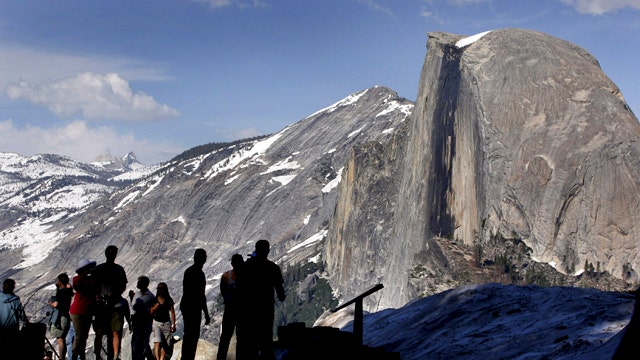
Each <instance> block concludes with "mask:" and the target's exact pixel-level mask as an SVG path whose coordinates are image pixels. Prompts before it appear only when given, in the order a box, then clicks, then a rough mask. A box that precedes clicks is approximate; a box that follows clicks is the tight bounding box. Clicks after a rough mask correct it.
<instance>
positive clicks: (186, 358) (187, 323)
mask: <svg viewBox="0 0 640 360" xmlns="http://www.w3.org/2000/svg"><path fill="white" fill-rule="evenodd" d="M182 316H183V319H184V338H183V340H182V359H183V360H193V359H194V358H195V356H196V349H197V348H198V339H199V338H200V322H201V321H202V312H200V311H199V312H197V313H196V312H193V313H191V312H186V313H183V314H182Z"/></svg>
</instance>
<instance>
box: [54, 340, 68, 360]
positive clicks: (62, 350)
mask: <svg viewBox="0 0 640 360" xmlns="http://www.w3.org/2000/svg"><path fill="white" fill-rule="evenodd" d="M56 342H57V343H58V356H59V357H60V359H64V358H65V357H66V356H67V344H66V343H65V341H64V338H63V337H61V338H56Z"/></svg>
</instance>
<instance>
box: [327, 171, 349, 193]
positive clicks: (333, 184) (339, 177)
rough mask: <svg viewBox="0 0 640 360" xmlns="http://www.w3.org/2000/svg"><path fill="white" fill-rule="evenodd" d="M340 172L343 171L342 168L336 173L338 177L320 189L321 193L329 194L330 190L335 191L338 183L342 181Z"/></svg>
mask: <svg viewBox="0 0 640 360" xmlns="http://www.w3.org/2000/svg"><path fill="white" fill-rule="evenodd" d="M342 170H344V167H342V168H340V170H338V172H337V173H338V175H337V176H336V177H335V178H334V179H333V180H331V181H329V182H328V183H327V185H325V186H324V187H323V188H322V192H323V193H330V192H331V190H333V189H335V188H336V187H337V186H338V185H339V184H340V181H342Z"/></svg>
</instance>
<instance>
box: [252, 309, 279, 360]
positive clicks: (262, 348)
mask: <svg viewBox="0 0 640 360" xmlns="http://www.w3.org/2000/svg"><path fill="white" fill-rule="evenodd" d="M273 317H274V314H273V311H271V312H267V311H265V312H264V313H263V314H261V316H259V318H260V319H259V323H258V324H256V327H257V328H258V329H259V330H258V331H259V334H257V336H258V347H259V352H260V359H267V360H275V353H274V347H273Z"/></svg>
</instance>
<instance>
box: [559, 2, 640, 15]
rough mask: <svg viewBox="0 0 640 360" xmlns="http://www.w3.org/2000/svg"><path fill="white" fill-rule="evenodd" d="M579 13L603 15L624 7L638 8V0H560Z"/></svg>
mask: <svg viewBox="0 0 640 360" xmlns="http://www.w3.org/2000/svg"><path fill="white" fill-rule="evenodd" d="M562 2H563V3H565V4H567V5H569V6H571V7H573V8H575V9H576V11H578V12H579V13H581V14H591V15H603V14H605V13H608V12H613V11H617V10H620V9H623V8H626V7H630V8H634V9H640V0H562Z"/></svg>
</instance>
